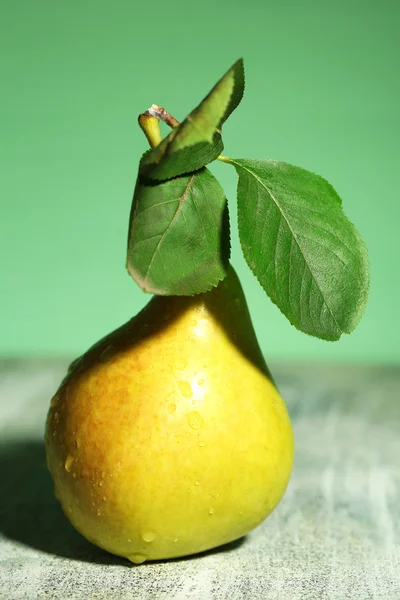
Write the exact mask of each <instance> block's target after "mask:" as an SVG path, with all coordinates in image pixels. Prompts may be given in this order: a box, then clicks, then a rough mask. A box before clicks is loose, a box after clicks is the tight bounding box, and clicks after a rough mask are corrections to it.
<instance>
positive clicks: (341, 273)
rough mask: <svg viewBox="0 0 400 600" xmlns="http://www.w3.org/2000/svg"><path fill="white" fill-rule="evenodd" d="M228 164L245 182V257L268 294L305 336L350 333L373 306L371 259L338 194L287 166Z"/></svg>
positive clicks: (241, 193)
mask: <svg viewBox="0 0 400 600" xmlns="http://www.w3.org/2000/svg"><path fill="white" fill-rule="evenodd" d="M225 160H226V162H229V163H231V164H232V165H233V166H234V167H235V168H236V170H237V173H238V175H239V182H238V218H239V234H240V241H241V245H242V249H243V253H244V256H245V258H246V261H247V263H248V264H249V266H250V268H251V269H252V271H253V272H254V274H255V275H256V277H257V278H258V280H259V281H260V283H261V285H262V286H263V288H264V290H265V291H266V292H267V294H268V295H269V296H270V298H271V299H272V300H273V302H275V304H277V306H278V307H279V308H280V309H281V311H282V312H283V313H284V314H285V315H286V317H287V318H288V319H289V321H290V322H291V323H292V324H293V325H294V326H295V327H297V328H298V329H300V330H301V331H304V332H305V333H308V334H310V335H314V336H316V337H319V338H322V339H325V340H337V339H339V337H340V336H341V334H342V333H350V332H351V331H352V330H353V329H354V328H355V327H356V325H357V323H358V322H359V320H360V318H361V315H362V313H363V311H364V308H365V304H366V301H367V294H368V287H369V267H368V258H367V251H366V248H365V246H364V244H363V242H362V240H361V238H360V235H359V234H358V232H357V230H356V229H355V228H354V226H353V225H352V223H350V221H349V220H348V219H347V217H346V216H345V215H344V213H343V211H342V208H341V201H340V198H339V196H338V195H337V193H336V192H335V190H334V189H333V187H332V186H331V185H330V184H329V183H328V182H327V181H325V180H324V179H323V178H322V177H319V176H318V175H314V174H313V173H310V172H308V171H305V170H303V169H300V168H298V167H294V166H292V165H289V164H286V163H282V162H278V161H262V160H248V159H238V160H236V159H235V160H233V159H225Z"/></svg>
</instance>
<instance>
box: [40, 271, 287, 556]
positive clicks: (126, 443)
mask: <svg viewBox="0 0 400 600" xmlns="http://www.w3.org/2000/svg"><path fill="white" fill-rule="evenodd" d="M46 453H47V463H48V467H49V470H50V472H51V475H52V477H53V480H54V484H55V491H56V496H57V498H58V499H59V501H60V502H61V505H62V507H63V510H64V512H65V514H66V515H67V517H68V518H69V519H70V521H71V522H72V524H73V525H74V526H75V527H76V529H77V530H78V531H79V532H80V533H81V534H82V535H84V536H85V537H86V538H87V539H88V540H90V541H91V542H93V543H94V544H96V545H98V546H100V547H101V548H104V549H105V550H108V551H109V552H111V553H113V554H116V555H119V556H123V557H127V558H128V559H129V560H130V561H132V562H134V563H141V562H144V561H145V560H154V559H165V558H172V557H178V556H184V555H189V554H194V553H198V552H201V551H204V550H207V549H210V548H214V547H216V546H219V545H221V544H225V543H227V542H230V541H232V540H235V539H237V538H240V537H241V536H243V535H244V534H246V533H248V532H249V531H251V530H252V529H253V528H254V527H256V526H257V525H258V524H259V523H260V522H261V521H263V520H264V519H265V518H266V517H267V515H268V514H269V513H270V512H271V511H272V510H273V509H274V507H275V506H276V505H277V504H278V502H279V501H280V499H281V498H282V495H283V493H284V491H285V488H286V486H287V483H288V480H289V476H290V472H291V469H292V461H293V436H292V429H291V425H290V420H289V417H288V413H287V410H286V406H285V403H284V402H283V400H282V399H281V397H280V395H279V392H278V390H277V388H276V386H275V384H274V382H273V380H272V378H271V375H270V373H269V371H268V369H267V366H266V364H265V361H264V359H263V356H262V353H261V351H260V348H259V346H258V343H257V339H256V336H255V333H254V330H253V327H252V324H251V320H250V316H249V312H248V309H247V305H246V300H245V297H244V294H243V291H242V288H241V285H240V282H239V280H238V278H237V276H236V274H235V272H234V270H233V269H232V268H230V269H229V273H228V275H227V277H226V279H225V280H224V281H222V282H221V283H220V284H219V285H218V286H217V287H216V288H214V289H213V290H211V291H210V292H207V293H205V294H200V295H198V296H195V297H176V296H174V297H160V296H155V297H153V298H152V299H151V300H150V302H149V303H148V304H147V306H146V307H145V308H144V309H143V310H142V311H141V312H140V313H139V314H138V315H137V316H136V317H134V318H133V319H131V320H130V321H129V322H128V323H126V324H125V325H123V326H122V327H120V328H119V329H117V330H116V331H114V332H112V333H111V334H109V335H108V336H106V337H105V338H103V339H102V340H101V341H100V342H98V343H97V344H96V345H94V346H93V347H92V348H91V349H90V350H88V352H86V354H84V355H83V356H82V357H81V358H80V359H78V360H77V361H75V362H74V363H73V365H72V366H71V368H70V371H69V372H68V375H67V376H66V378H65V379H64V381H63V382H62V384H61V387H60V388H59V390H58V391H57V393H56V394H55V396H54V398H53V399H52V401H51V405H50V410H49V414H48V418H47V425H46Z"/></svg>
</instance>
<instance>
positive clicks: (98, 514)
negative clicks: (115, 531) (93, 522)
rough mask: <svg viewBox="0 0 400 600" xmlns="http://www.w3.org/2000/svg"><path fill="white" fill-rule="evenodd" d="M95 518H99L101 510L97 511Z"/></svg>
mask: <svg viewBox="0 0 400 600" xmlns="http://www.w3.org/2000/svg"><path fill="white" fill-rule="evenodd" d="M97 516H98V517H101V510H100V509H99V510H98V511H97Z"/></svg>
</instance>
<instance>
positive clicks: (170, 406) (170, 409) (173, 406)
mask: <svg viewBox="0 0 400 600" xmlns="http://www.w3.org/2000/svg"><path fill="white" fill-rule="evenodd" d="M175 411H176V404H175V403H174V402H171V404H168V412H169V414H170V415H173V414H174V412H175Z"/></svg>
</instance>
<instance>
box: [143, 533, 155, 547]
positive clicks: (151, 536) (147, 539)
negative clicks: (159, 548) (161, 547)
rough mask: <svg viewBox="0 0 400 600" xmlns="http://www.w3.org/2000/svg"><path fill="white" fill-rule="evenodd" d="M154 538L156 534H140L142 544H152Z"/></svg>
mask: <svg viewBox="0 0 400 600" xmlns="http://www.w3.org/2000/svg"><path fill="white" fill-rule="evenodd" d="M156 537H157V534H156V533H155V532H154V531H144V532H143V533H142V540H143V541H144V542H147V543H148V544H150V543H151V542H154V540H155V539H156Z"/></svg>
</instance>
